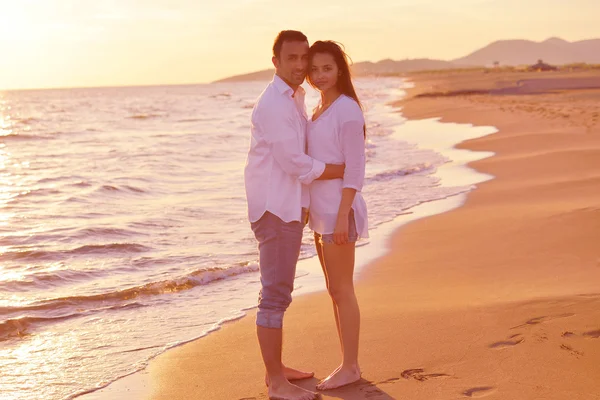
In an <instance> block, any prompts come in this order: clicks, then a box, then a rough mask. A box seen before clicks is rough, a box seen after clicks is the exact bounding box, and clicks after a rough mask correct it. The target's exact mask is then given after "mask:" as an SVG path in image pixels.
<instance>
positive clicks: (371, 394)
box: [359, 379, 389, 399]
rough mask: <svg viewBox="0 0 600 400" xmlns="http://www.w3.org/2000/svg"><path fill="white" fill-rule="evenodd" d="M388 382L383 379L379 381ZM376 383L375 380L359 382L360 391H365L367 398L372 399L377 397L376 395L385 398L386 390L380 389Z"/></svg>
mask: <svg viewBox="0 0 600 400" xmlns="http://www.w3.org/2000/svg"><path fill="white" fill-rule="evenodd" d="M388 380H389V379H388ZM386 382H387V381H383V382H379V383H386ZM379 383H377V384H379ZM375 385H376V384H374V383H373V382H370V381H365V382H364V383H361V384H359V386H360V391H361V392H363V393H364V395H365V398H367V399H371V398H375V397H379V398H385V396H387V394H386V393H385V392H383V391H382V390H380V389H378V388H377V386H375ZM388 397H389V396H388Z"/></svg>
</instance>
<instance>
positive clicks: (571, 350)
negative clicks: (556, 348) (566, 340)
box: [560, 344, 583, 358]
mask: <svg viewBox="0 0 600 400" xmlns="http://www.w3.org/2000/svg"><path fill="white" fill-rule="evenodd" d="M560 348H561V349H563V350H566V351H568V352H569V353H571V355H573V356H575V357H577V358H579V357H581V356H582V355H583V353H582V352H580V351H577V350H575V349H574V348H572V347H571V346H568V345H566V344H561V345H560Z"/></svg>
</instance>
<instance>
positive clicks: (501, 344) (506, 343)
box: [488, 333, 525, 349]
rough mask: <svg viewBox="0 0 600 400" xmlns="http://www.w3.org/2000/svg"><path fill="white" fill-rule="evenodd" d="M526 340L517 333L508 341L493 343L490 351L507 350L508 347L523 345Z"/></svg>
mask: <svg viewBox="0 0 600 400" xmlns="http://www.w3.org/2000/svg"><path fill="white" fill-rule="evenodd" d="M524 340H525V338H524V337H522V336H521V334H520V333H517V334H516V335H512V336H511V337H509V338H508V340H501V341H499V342H495V343H492V344H490V345H489V346H488V347H489V348H490V349H506V348H507V347H512V346H516V345H518V344H519V343H522V342H523V341H524Z"/></svg>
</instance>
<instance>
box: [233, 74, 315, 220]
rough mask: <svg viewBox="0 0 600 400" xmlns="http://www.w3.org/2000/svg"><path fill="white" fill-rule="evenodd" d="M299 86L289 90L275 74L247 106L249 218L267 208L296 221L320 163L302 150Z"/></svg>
mask: <svg viewBox="0 0 600 400" xmlns="http://www.w3.org/2000/svg"><path fill="white" fill-rule="evenodd" d="M304 96H305V92H304V89H303V88H302V87H299V88H298V90H296V92H295V93H294V90H293V89H292V88H291V87H290V86H289V85H288V84H287V83H285V82H284V81H283V80H282V79H281V78H280V77H279V76H277V75H275V76H274V77H273V80H272V81H271V83H269V85H268V86H267V88H266V89H265V90H264V91H263V92H262V94H261V95H260V97H259V98H258V101H257V102H256V104H255V106H254V109H253V111H252V127H251V133H252V136H251V142H250V150H249V152H248V158H247V161H246V168H245V170H244V178H245V186H246V198H247V200H248V218H249V219H250V222H256V221H258V220H259V219H260V217H262V215H263V214H264V213H265V212H266V211H268V212H270V213H272V214H275V215H276V216H278V217H279V218H281V219H282V220H283V221H284V222H291V221H300V219H301V214H302V208H303V207H304V208H308V206H309V202H310V195H309V192H308V187H307V186H305V185H308V184H310V183H311V182H312V181H313V180H315V179H317V178H318V177H319V176H321V175H322V174H323V171H324V170H325V164H324V163H323V162H321V161H318V160H315V159H313V158H311V157H309V156H308V155H306V124H307V115H306V107H305V105H304Z"/></svg>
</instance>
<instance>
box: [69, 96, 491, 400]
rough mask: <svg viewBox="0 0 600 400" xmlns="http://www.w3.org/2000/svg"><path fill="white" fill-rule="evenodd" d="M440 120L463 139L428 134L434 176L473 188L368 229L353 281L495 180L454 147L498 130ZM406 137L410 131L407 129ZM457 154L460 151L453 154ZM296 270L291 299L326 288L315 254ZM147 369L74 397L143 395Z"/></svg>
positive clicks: (472, 155)
mask: <svg viewBox="0 0 600 400" xmlns="http://www.w3.org/2000/svg"><path fill="white" fill-rule="evenodd" d="M405 90H406V89H405ZM389 106H390V107H391V108H397V107H395V106H393V105H392V103H390V104H389ZM391 112H398V110H397V109H396V110H392V111H391ZM411 122H416V121H410V120H406V121H404V122H403V123H402V124H401V125H399V126H397V127H396V129H395V132H394V133H393V134H392V135H395V136H398V139H399V140H404V141H407V142H409V143H412V144H415V145H417V146H418V147H423V146H422V144H420V143H418V142H417V140H416V139H415V138H414V137H413V138H412V140H410V138H409V137H406V136H407V134H406V133H405V134H404V135H403V134H402V133H403V132H404V131H405V130H407V129H402V127H405V124H409V125H410V123H411ZM430 122H432V123H433V124H437V118H432V119H431V120H430ZM444 124H445V125H447V128H448V127H449V125H454V127H455V128H457V129H458V130H460V131H462V132H461V133H462V135H461V137H462V138H461V139H459V140H456V139H457V137H456V136H454V137H452V140H448V136H446V138H445V139H444V134H441V133H438V134H437V135H430V136H431V137H430V138H429V142H432V143H433V142H436V141H437V142H436V143H437V145H432V144H430V146H431V147H427V148H431V149H433V150H435V151H437V152H438V153H440V154H442V155H443V156H445V157H448V158H449V159H450V161H449V162H447V163H446V164H443V165H441V166H440V167H438V169H437V170H436V172H435V173H434V174H433V176H435V177H438V178H439V179H440V185H441V186H444V187H451V186H464V185H467V186H472V187H471V188H470V189H468V190H466V191H464V192H461V193H458V194H455V195H451V196H448V197H445V198H440V199H436V200H433V201H427V202H423V203H420V204H418V205H415V206H413V207H411V208H409V209H406V210H404V211H403V212H402V213H401V214H400V215H398V216H396V217H394V218H393V219H392V220H390V221H387V222H384V223H382V224H380V225H377V226H376V227H375V229H374V230H373V232H371V238H370V240H369V242H367V243H365V244H363V245H361V246H358V247H357V257H356V271H355V279H356V280H360V279H361V278H360V276H361V274H363V273H364V272H365V271H366V270H368V268H369V266H370V265H371V264H372V263H373V262H374V260H377V259H379V258H381V257H385V256H386V254H387V253H388V252H389V251H390V248H389V246H388V243H389V242H390V240H391V239H392V237H393V235H394V233H395V232H397V231H398V230H400V229H402V228H403V227H404V226H406V225H408V224H411V223H414V222H416V221H418V220H421V219H423V218H427V217H430V216H434V215H436V214H441V213H445V212H449V211H451V210H453V209H455V208H458V207H461V206H462V205H463V204H464V203H465V201H466V198H467V196H468V195H469V193H470V192H471V191H472V190H475V189H476V185H477V184H479V183H481V182H484V181H486V180H488V179H493V177H491V176H488V175H486V174H483V173H481V172H478V171H477V170H475V169H473V168H471V167H469V166H468V165H467V162H466V161H465V159H469V160H478V159H483V158H486V157H490V156H492V153H490V152H483V151H469V150H458V149H457V148H456V146H457V145H458V144H460V143H461V142H462V141H463V140H468V139H476V138H479V137H483V136H486V135H489V134H492V133H493V132H495V131H496V128H495V127H492V126H484V127H479V128H478V127H474V126H472V125H470V124H449V123H444ZM417 129H418V128H417ZM414 130H415V129H414V128H413V129H412V131H414ZM475 131H477V132H478V133H475ZM408 136H414V135H411V134H409V135H408ZM440 142H441V143H440ZM457 153H463V154H461V155H460V156H458V157H456V155H457ZM464 153H468V155H465V154H464ZM451 156H454V157H456V158H457V159H453V158H451ZM298 270H299V271H303V272H304V274H303V275H301V276H300V277H299V278H300V279H298V280H297V284H298V285H299V287H296V288H295V290H294V293H293V296H294V299H297V298H301V297H303V296H306V295H310V294H312V293H319V292H325V286H324V283H323V282H322V279H323V278H322V272H321V267H320V265H319V264H318V259H317V257H316V255H315V256H312V257H308V258H306V259H301V260H299V262H298ZM317 281H318V282H317ZM295 301H297V300H295ZM244 312H245V313H246V314H245V315H243V316H240V317H236V318H232V319H231V320H228V321H225V322H223V323H220V324H219V326H218V327H217V328H215V329H214V330H212V331H211V332H209V333H207V334H206V335H203V336H202V337H199V338H195V339H192V340H189V341H185V342H183V343H180V344H178V345H176V346H173V347H170V348H168V349H166V350H165V351H164V352H162V353H160V354H158V355H157V356H155V357H153V358H152V359H150V360H149V363H153V362H154V360H155V359H156V358H158V357H161V356H162V355H163V354H165V353H168V352H170V351H172V350H174V349H177V348H179V347H182V346H186V345H188V344H190V343H193V342H196V341H198V340H203V339H205V338H206V337H207V336H208V335H211V334H214V333H216V332H217V331H219V330H220V329H222V328H223V327H224V326H226V325H228V324H231V323H234V322H237V321H239V320H241V319H245V318H246V317H248V316H249V314H252V313H253V312H255V307H251V308H249V309H246V310H244ZM147 369H148V366H146V367H144V368H142V369H140V370H138V371H134V372H132V373H130V374H128V375H125V376H123V377H121V378H118V379H117V380H115V381H113V382H110V383H108V384H107V385H105V386H102V387H100V388H97V389H90V390H88V391H86V392H84V393H81V394H78V395H75V396H74V397H72V398H77V399H82V400H95V399H113V398H114V399H119V398H121V396H122V395H123V394H124V393H127V394H128V395H132V394H135V395H136V396H139V397H136V398H147V397H148V396H150V394H151V391H150V387H151V385H152V381H151V378H150V376H149V374H148V372H147Z"/></svg>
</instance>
